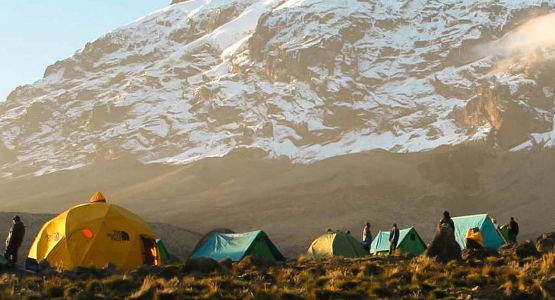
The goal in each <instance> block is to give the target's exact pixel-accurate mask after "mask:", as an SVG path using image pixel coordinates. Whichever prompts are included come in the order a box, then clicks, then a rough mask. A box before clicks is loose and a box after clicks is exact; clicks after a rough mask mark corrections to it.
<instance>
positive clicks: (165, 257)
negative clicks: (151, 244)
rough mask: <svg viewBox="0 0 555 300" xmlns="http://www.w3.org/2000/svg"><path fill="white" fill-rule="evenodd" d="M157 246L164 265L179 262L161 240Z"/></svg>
mask: <svg viewBox="0 0 555 300" xmlns="http://www.w3.org/2000/svg"><path fill="white" fill-rule="evenodd" d="M156 245H157V246H158V251H160V258H162V264H168V263H171V262H178V261H179V259H177V258H176V257H175V256H173V255H171V254H170V253H169V252H168V249H167V248H166V245H165V244H164V242H163V241H162V240H161V239H157V240H156Z"/></svg>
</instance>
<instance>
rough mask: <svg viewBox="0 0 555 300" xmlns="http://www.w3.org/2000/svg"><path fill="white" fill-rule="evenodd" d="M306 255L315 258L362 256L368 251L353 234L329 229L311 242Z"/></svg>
mask: <svg viewBox="0 0 555 300" xmlns="http://www.w3.org/2000/svg"><path fill="white" fill-rule="evenodd" d="M306 255H307V257H309V258H313V259H317V258H323V257H331V256H343V257H362V256H365V255H368V252H367V251H366V250H364V248H363V247H362V245H361V244H360V242H359V241H357V240H356V239H355V238H354V237H352V236H351V235H349V234H346V233H343V232H334V231H329V232H326V233H324V234H323V235H321V236H320V237H318V238H317V239H315V240H314V241H313V242H312V244H310V247H309V248H308V251H307V254H306Z"/></svg>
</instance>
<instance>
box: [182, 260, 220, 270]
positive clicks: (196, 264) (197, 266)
mask: <svg viewBox="0 0 555 300" xmlns="http://www.w3.org/2000/svg"><path fill="white" fill-rule="evenodd" d="M220 270H221V266H220V264H219V263H218V262H217V261H215V260H213V259H211V258H207V257H199V258H190V259H188V260H187V262H185V266H184V271H185V272H186V273H212V272H217V271H220Z"/></svg>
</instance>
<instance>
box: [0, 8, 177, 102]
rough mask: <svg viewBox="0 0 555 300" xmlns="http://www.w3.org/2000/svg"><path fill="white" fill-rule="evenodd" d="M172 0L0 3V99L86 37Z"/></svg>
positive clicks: (37, 75)
mask: <svg viewBox="0 0 555 300" xmlns="http://www.w3.org/2000/svg"><path fill="white" fill-rule="evenodd" d="M170 2H171V0H10V1H2V5H1V6H0V101H4V100H5V99H6V97H7V96H8V94H9V93H10V92H11V91H12V90H13V89H14V88H15V87H17V86H18V85H24V84H28V83H33V82H35V81H36V80H38V79H40V78H42V75H43V74H44V70H45V69H46V67H47V66H48V65H50V64H52V63H54V62H56V61H57V60H60V59H64V58H67V57H70V56H71V55H72V54H73V53H74V52H75V51H76V50H78V49H81V48H82V47H83V46H84V45H85V44H86V43H87V42H89V41H93V40H95V39H96V38H99V37H100V36H102V35H103V34H105V33H107V32H109V31H110V30H112V29H115V28H117V27H119V26H121V25H125V24H127V23H130V22H132V21H133V20H135V19H137V18H139V17H141V16H143V15H145V14H148V13H150V12H153V11H155V10H157V9H159V8H162V7H164V6H166V5H169V3H170Z"/></svg>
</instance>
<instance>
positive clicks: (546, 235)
mask: <svg viewBox="0 0 555 300" xmlns="http://www.w3.org/2000/svg"><path fill="white" fill-rule="evenodd" d="M543 239H552V240H555V232H547V233H543V234H542V235H540V236H539V237H538V238H537V239H536V241H539V240H543Z"/></svg>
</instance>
